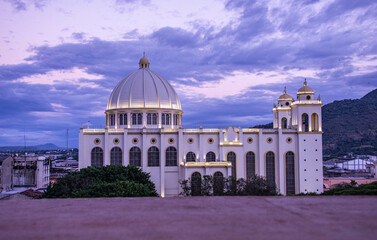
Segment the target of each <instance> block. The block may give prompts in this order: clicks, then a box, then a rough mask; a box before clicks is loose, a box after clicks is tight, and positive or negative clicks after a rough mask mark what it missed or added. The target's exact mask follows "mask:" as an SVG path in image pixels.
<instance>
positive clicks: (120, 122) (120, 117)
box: [119, 114, 123, 125]
mask: <svg viewBox="0 0 377 240" xmlns="http://www.w3.org/2000/svg"><path fill="white" fill-rule="evenodd" d="M119 125H123V114H119Z"/></svg>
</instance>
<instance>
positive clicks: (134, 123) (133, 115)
mask: <svg viewBox="0 0 377 240" xmlns="http://www.w3.org/2000/svg"><path fill="white" fill-rule="evenodd" d="M136 124H137V116H136V113H132V125H136Z"/></svg>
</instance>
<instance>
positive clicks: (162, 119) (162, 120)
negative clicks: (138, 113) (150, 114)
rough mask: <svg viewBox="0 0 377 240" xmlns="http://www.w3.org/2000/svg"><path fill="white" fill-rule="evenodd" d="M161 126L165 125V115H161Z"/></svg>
mask: <svg viewBox="0 0 377 240" xmlns="http://www.w3.org/2000/svg"><path fill="white" fill-rule="evenodd" d="M161 124H162V125H165V113H163V114H162V115H161Z"/></svg>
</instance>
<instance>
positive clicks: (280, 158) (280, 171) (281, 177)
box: [276, 129, 285, 194]
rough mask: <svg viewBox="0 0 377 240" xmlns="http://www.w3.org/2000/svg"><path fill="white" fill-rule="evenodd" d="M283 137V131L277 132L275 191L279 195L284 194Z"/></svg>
mask: <svg viewBox="0 0 377 240" xmlns="http://www.w3.org/2000/svg"><path fill="white" fill-rule="evenodd" d="M284 141H285V139H284V136H283V131H282V129H279V130H278V152H277V157H278V159H277V166H276V167H277V171H276V172H277V173H278V174H277V176H276V180H277V182H276V187H277V188H278V189H277V191H278V192H280V193H281V194H285V179H284V176H285V174H284V170H285V169H284V166H285V164H284V161H285V158H284V157H285V156H284V149H283V144H284Z"/></svg>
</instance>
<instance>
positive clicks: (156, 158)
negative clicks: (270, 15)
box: [148, 147, 160, 167]
mask: <svg viewBox="0 0 377 240" xmlns="http://www.w3.org/2000/svg"><path fill="white" fill-rule="evenodd" d="M159 166H160V150H158V148H156V147H150V148H149V149H148V167H159Z"/></svg>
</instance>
